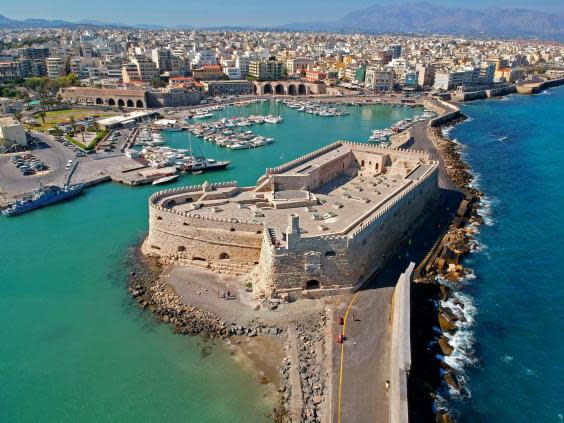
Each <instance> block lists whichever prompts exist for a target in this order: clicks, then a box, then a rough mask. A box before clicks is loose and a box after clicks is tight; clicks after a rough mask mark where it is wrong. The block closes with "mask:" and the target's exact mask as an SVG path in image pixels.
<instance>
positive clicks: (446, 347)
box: [439, 336, 453, 357]
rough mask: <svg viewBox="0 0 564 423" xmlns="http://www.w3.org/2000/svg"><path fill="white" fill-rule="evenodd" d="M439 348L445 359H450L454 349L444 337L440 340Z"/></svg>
mask: <svg viewBox="0 0 564 423" xmlns="http://www.w3.org/2000/svg"><path fill="white" fill-rule="evenodd" d="M439 347H440V348H441V351H442V352H443V355H444V356H445V357H448V356H450V355H451V354H452V351H453V347H452V345H450V344H449V343H448V341H447V339H446V338H445V337H444V336H441V338H440V339H439Z"/></svg>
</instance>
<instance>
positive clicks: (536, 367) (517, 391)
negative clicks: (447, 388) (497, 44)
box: [450, 87, 564, 423]
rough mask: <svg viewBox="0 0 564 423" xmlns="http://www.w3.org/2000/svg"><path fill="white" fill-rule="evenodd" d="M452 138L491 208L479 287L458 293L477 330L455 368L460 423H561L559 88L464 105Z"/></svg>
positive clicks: (563, 192)
mask: <svg viewBox="0 0 564 423" xmlns="http://www.w3.org/2000/svg"><path fill="white" fill-rule="evenodd" d="M462 111H463V112H464V113H465V114H466V115H467V116H469V117H470V120H469V121H466V122H465V123H463V124H461V125H458V126H456V127H455V128H454V129H453V130H452V131H451V132H450V136H451V137H453V138H456V139H457V140H458V141H459V142H460V143H461V144H462V145H463V146H464V153H465V157H466V159H467V161H468V162H469V163H470V165H471V167H472V168H473V170H474V171H475V172H476V174H477V175H478V180H477V184H478V185H479V186H480V188H481V189H482V190H483V191H484V192H485V194H486V197H487V201H486V204H488V205H489V207H488V209H487V210H486V213H485V216H486V223H487V224H486V225H484V226H482V227H481V228H480V234H479V235H478V241H479V243H480V247H481V248H480V251H479V252H478V253H476V254H472V255H471V256H470V258H469V259H468V260H466V265H467V266H469V267H471V268H472V269H473V270H474V273H475V275H476V278H475V279H472V280H469V281H467V282H465V283H464V284H463V285H462V287H461V289H459V292H460V293H461V295H462V296H463V299H464V300H465V301H464V302H465V303H466V305H467V307H466V308H467V311H466V313H467V315H468V316H469V317H470V318H471V320H473V323H472V324H471V325H470V326H469V327H467V328H466V330H465V332H464V335H465V337H464V338H461V339H459V340H458V344H459V347H461V348H466V349H467V353H466V354H464V355H460V356H458V357H457V358H456V359H455V360H454V362H455V363H454V364H455V365H456V366H460V365H464V368H465V369H466V371H465V377H464V378H465V383H466V387H467V388H468V390H469V393H466V394H465V395H463V396H462V397H458V398H455V400H454V403H453V404H452V406H453V408H454V410H455V411H456V413H457V414H458V415H459V421H460V422H461V423H464V422H469V423H470V422H472V423H475V422H494V423H495V422H512V423H520V422H523V423H524V422H561V421H563V414H564V401H563V400H562V398H564V365H563V363H564V342H563V341H562V334H564V319H563V318H562V317H563V316H564V306H563V304H564V285H563V284H562V265H563V263H564V224H563V219H564V142H563V141H564V88H563V87H560V88H556V89H551V90H550V91H547V92H545V93H542V94H540V95H537V96H532V97H526V96H510V97H508V98H506V99H503V100H487V101H480V102H474V103H469V104H467V105H465V106H463V108H462Z"/></svg>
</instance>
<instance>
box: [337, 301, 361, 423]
mask: <svg viewBox="0 0 564 423" xmlns="http://www.w3.org/2000/svg"><path fill="white" fill-rule="evenodd" d="M357 295H358V292H357V293H356V294H354V297H353V298H352V300H351V302H350V303H349V306H348V307H347V311H346V313H345V317H344V319H343V330H342V331H341V334H342V335H343V343H342V344H341V369H340V371H339V403H338V411H337V422H338V423H341V391H342V387H343V362H344V358H345V341H344V339H345V329H346V327H347V317H349V311H351V307H352V305H353V303H354V301H355V300H356V297H357Z"/></svg>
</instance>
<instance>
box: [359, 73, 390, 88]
mask: <svg viewBox="0 0 564 423" xmlns="http://www.w3.org/2000/svg"><path fill="white" fill-rule="evenodd" d="M364 83H365V84H366V86H367V87H368V88H370V89H371V90H376V91H391V90H392V88H393V86H394V72H393V71H392V70H389V69H379V68H368V69H366V77H365V79H364Z"/></svg>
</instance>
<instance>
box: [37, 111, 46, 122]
mask: <svg viewBox="0 0 564 423" xmlns="http://www.w3.org/2000/svg"><path fill="white" fill-rule="evenodd" d="M37 114H38V115H39V117H40V118H41V120H42V121H43V125H45V116H46V114H45V110H40V111H39V112H37Z"/></svg>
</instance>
